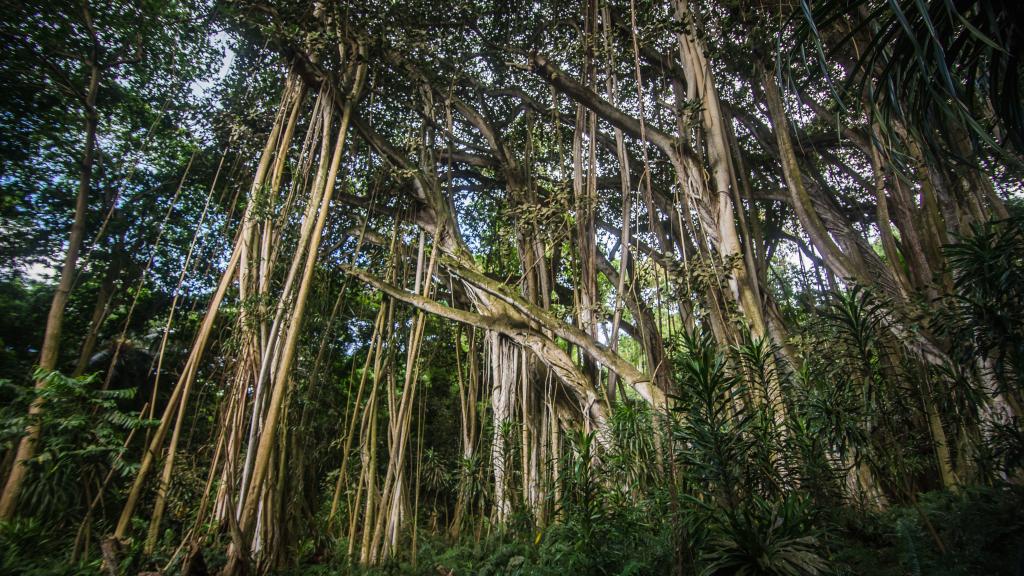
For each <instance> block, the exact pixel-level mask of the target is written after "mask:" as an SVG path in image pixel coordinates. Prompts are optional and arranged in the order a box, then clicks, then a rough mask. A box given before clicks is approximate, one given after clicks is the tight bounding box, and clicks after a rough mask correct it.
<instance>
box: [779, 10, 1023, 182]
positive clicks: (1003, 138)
mask: <svg viewBox="0 0 1024 576" xmlns="http://www.w3.org/2000/svg"><path fill="white" fill-rule="evenodd" d="M794 16H795V17H796V18H798V19H799V20H801V22H800V24H799V25H798V26H797V32H796V43H797V46H798V50H797V53H804V54H806V51H808V50H810V51H813V52H814V53H816V55H817V59H818V60H819V62H820V64H821V69H822V71H823V72H824V73H825V76H826V78H827V80H828V83H829V84H831V85H832V86H833V90H834V92H835V93H836V95H837V96H840V98H843V96H842V95H841V92H845V93H848V94H852V97H850V100H851V101H852V100H854V99H859V98H860V97H861V96H862V95H865V94H867V95H868V102H867V103H868V104H869V106H870V107H871V108H872V110H873V111H874V113H876V114H878V115H879V116H880V117H881V118H882V119H886V118H891V119H897V120H899V121H901V122H903V123H904V124H909V125H910V126H911V127H912V129H916V130H918V131H919V133H920V134H923V135H933V134H940V135H946V136H949V137H950V138H956V137H957V136H956V134H955V132H956V131H954V133H953V134H952V135H950V133H949V132H943V129H944V128H946V127H949V126H954V127H957V128H958V129H963V130H965V132H966V133H967V134H969V135H970V136H971V138H972V139H974V140H975V141H980V142H983V143H984V144H985V145H986V146H988V147H990V148H991V149H994V150H997V151H1000V152H1005V151H1008V150H1011V149H1012V150H1014V152H1013V153H1010V154H1004V156H1005V157H1006V158H1008V159H1009V160H1010V161H1012V162H1015V163H1018V164H1019V162H1020V156H1019V155H1020V154H1021V153H1022V152H1024V98H1022V84H1024V74H1022V61H1021V54H1022V53H1024V5H1021V4H1020V3H1019V2H1017V1H1016V0H996V1H984V2H982V1H978V0H828V1H823V2H814V3H811V2H808V0H801V1H800V10H799V11H798V13H797V14H796V15H794ZM780 52H781V51H780ZM837 54H841V55H844V56H847V57H849V58H850V59H852V68H850V69H848V70H846V78H845V79H843V82H842V88H840V87H839V86H837V83H836V82H835V81H834V79H832V78H831V74H832V72H833V69H831V68H830V67H829V66H828V65H827V64H826V62H827V61H828V58H829V57H831V56H835V55H837ZM780 64H781V62H780ZM780 69H781V68H780ZM888 124H889V123H888V122H882V127H883V129H885V128H886V126H887V125H888ZM950 148H951V149H953V150H956V146H951V147H950Z"/></svg>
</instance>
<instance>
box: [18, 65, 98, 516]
mask: <svg viewBox="0 0 1024 576" xmlns="http://www.w3.org/2000/svg"><path fill="white" fill-rule="evenodd" d="M90 68H91V70H90V73H89V88H88V90H87V92H86V97H85V148H84V150H83V152H82V169H81V172H80V174H79V178H78V198H77V199H76V201H75V218H74V221H73V223H72V224H71V237H70V238H69V240H68V251H67V253H65V255H64V265H63V266H62V267H61V271H60V282H59V283H58V284H57V290H56V291H55V292H54V294H53V300H52V301H51V302H50V313H49V315H48V316H47V317H46V331H45V332H44V334H43V348H42V352H41V353H40V355H39V368H40V370H41V371H49V370H53V369H55V368H56V367H57V360H58V356H59V354H60V337H61V331H62V329H63V327H64V308H65V307H66V306H67V303H68V296H69V295H70V294H71V287H72V285H73V284H74V281H75V268H76V267H77V265H78V253H79V251H80V250H81V247H82V239H83V238H84V237H85V217H86V211H87V210H88V207H89V190H90V188H91V180H92V166H93V159H94V157H95V155H96V125H97V121H98V117H97V113H96V94H97V92H98V91H99V84H100V72H101V68H100V66H99V64H98V63H97V62H96V61H95V58H93V60H92V62H91V64H90ZM44 385H45V380H44V379H42V378H41V379H39V380H36V384H35V388H36V390H39V389H41V388H42V387H43V386H44ZM42 410H43V400H42V398H41V397H40V396H36V398H35V399H34V400H32V404H31V405H29V409H28V416H29V425H28V427H27V428H26V429H25V435H24V436H22V437H21V440H20V441H19V442H18V450H17V453H16V455H15V457H14V467H13V468H12V469H11V473H10V475H9V476H8V477H7V483H6V484H5V485H4V491H3V494H2V495H0V520H5V519H8V518H11V517H12V516H14V512H15V510H16V509H17V505H18V495H19V494H20V493H21V487H22V484H23V483H24V482H25V474H26V472H27V470H26V467H25V462H26V461H28V460H31V459H32V458H33V457H34V456H35V454H36V443H37V442H38V441H39V437H40V434H41V429H40V427H39V424H38V423H37V422H35V419H37V418H38V417H39V415H40V413H41V412H42Z"/></svg>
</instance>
